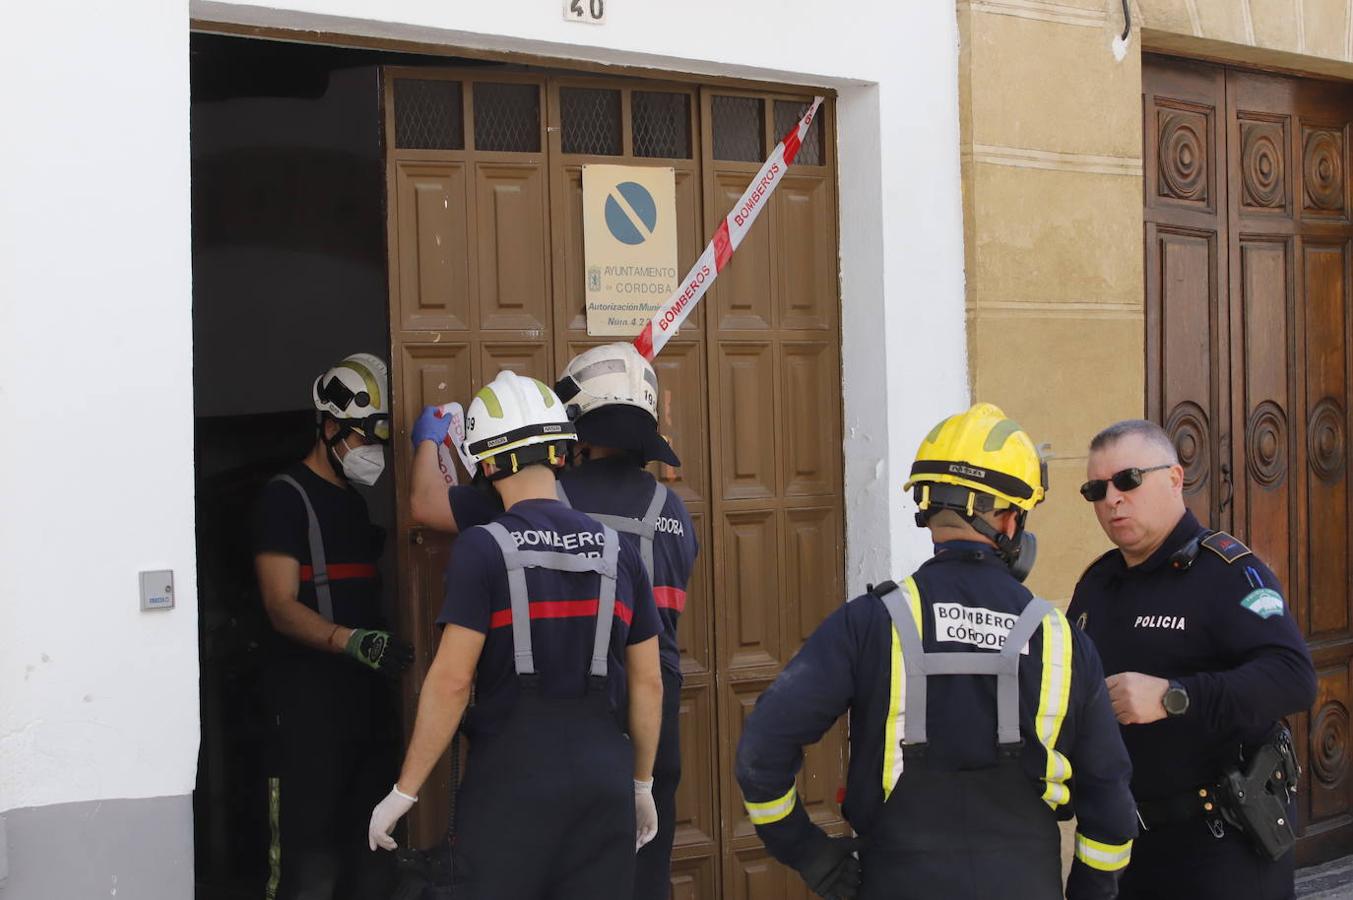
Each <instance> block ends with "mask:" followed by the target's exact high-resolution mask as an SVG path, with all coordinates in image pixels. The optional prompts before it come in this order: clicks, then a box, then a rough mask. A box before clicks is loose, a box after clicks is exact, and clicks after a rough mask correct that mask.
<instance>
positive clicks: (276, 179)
mask: <svg viewBox="0 0 1353 900" xmlns="http://www.w3.org/2000/svg"><path fill="white" fill-rule="evenodd" d="M190 46H191V54H192V56H191V59H192V69H191V78H192V184H193V222H192V235H193V337H194V347H193V352H194V415H195V421H196V434H195V456H196V460H195V461H196V489H197V553H198V565H199V573H198V582H199V618H200V626H199V637H200V658H201V682H200V683H201V705H202V706H201V708H202V744H201V751H200V753H199V762H198V781H197V787H196V791H195V793H194V818H195V821H194V828H195V835H196V842H195V843H196V872H197V882H198V891H197V896H198V897H199V898H235V897H249V898H251V900H253V898H258V897H260V896H263V892H264V886H265V883H266V881H267V878H268V872H269V867H268V849H269V842H270V828H269V820H268V802H267V773H266V767H267V766H266V759H265V740H264V738H265V730H266V724H267V723H266V721H265V719H266V713H264V712H263V710H264V709H265V704H264V703H263V702H262V690H263V688H262V685H261V682H260V676H261V668H262V648H263V646H264V637H265V634H266V630H267V629H268V627H269V626H268V624H267V620H266V617H265V616H264V613H263V609H262V605H261V600H260V596H259V592H258V589H257V587H256V584H255V580H254V571H253V560H252V549H251V539H250V525H249V522H250V514H251V509H252V505H253V502H254V499H255V497H256V496H257V494H258V491H259V489H260V488H261V486H262V485H263V484H264V482H266V481H267V480H268V479H269V478H270V477H271V476H272V475H274V474H276V473H277V472H278V471H280V470H281V469H283V468H284V467H286V466H287V465H289V464H291V463H293V462H295V461H296V460H297V459H299V458H300V457H301V456H303V455H304V454H305V453H306V451H307V450H308V449H309V448H310V446H311V443H312V442H313V440H314V434H315V430H314V429H315V419H314V411H313V406H312V405H311V398H310V388H311V384H312V383H313V381H314V379H315V377H316V376H317V375H318V374H319V373H320V372H322V371H324V370H325V369H326V368H327V367H328V366H329V365H331V364H332V363H334V362H335V361H337V360H338V359H340V358H342V357H343V356H346V355H347V354H349V353H353V352H357V351H367V352H371V353H375V354H377V355H379V356H381V357H388V355H389V322H388V314H387V308H388V301H387V287H386V266H385V255H386V253H385V218H384V217H385V209H384V203H385V196H384V195H385V185H384V168H383V166H384V164H383V160H382V155H381V154H382V149H381V146H380V86H379V72H378V69H377V67H376V62H377V61H376V60H374V59H373V58H372V57H373V54H370V53H364V52H361V51H353V50H342V49H335V48H327V47H313V46H306V45H298V44H283V43H276V42H266V41H256V40H244V39H238V38H226V37H216V36H210V35H193V36H192V38H191V44H190ZM393 493H394V489H393V479H392V478H391V477H390V476H388V475H387V476H385V477H383V478H382V479H381V480H380V481H379V482H377V484H376V486H375V487H374V488H372V489H370V490H369V491H367V492H366V494H365V497H366V500H367V504H368V506H369V508H370V510H371V516H372V520H373V521H374V522H375V523H376V524H378V525H382V526H384V527H386V528H387V529H389V527H390V525H391V523H392V520H393V514H394V513H393V510H394V497H393ZM386 584H387V585H393V579H386ZM391 590H392V588H389V587H388V588H387V597H386V599H387V602H388V601H389V596H388V594H389V592H390V591H391Z"/></svg>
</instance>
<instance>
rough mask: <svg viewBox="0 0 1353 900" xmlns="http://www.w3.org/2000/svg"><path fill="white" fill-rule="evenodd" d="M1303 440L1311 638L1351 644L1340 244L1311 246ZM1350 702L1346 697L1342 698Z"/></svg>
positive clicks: (1307, 251) (1307, 277)
mask: <svg viewBox="0 0 1353 900" xmlns="http://www.w3.org/2000/svg"><path fill="white" fill-rule="evenodd" d="M1304 250H1305V253H1304V255H1305V257H1306V259H1305V288H1306V303H1305V308H1306V318H1307V322H1306V434H1307V442H1306V446H1307V462H1308V465H1309V467H1310V481H1309V484H1310V486H1311V490H1310V492H1309V496H1308V498H1307V521H1308V523H1309V524H1308V528H1309V539H1308V540H1309V545H1308V551H1307V558H1308V565H1309V573H1310V574H1309V578H1308V584H1309V591H1310V611H1311V613H1310V619H1309V620H1308V622H1307V627H1308V630H1309V633H1310V634H1311V635H1313V636H1314V635H1319V636H1320V637H1322V638H1327V637H1332V636H1333V635H1334V634H1338V635H1340V636H1341V637H1343V638H1345V639H1347V637H1348V630H1349V628H1348V625H1349V608H1348V604H1347V603H1346V602H1342V601H1343V598H1344V597H1345V595H1346V593H1347V591H1348V585H1349V571H1348V552H1347V550H1348V484H1347V480H1346V477H1345V464H1344V463H1345V457H1346V455H1347V452H1348V451H1347V448H1346V447H1345V446H1344V445H1345V441H1344V433H1345V432H1344V423H1345V412H1344V405H1345V399H1346V398H1347V396H1348V392H1347V386H1346V384H1345V374H1344V373H1345V363H1344V354H1345V350H1346V347H1347V344H1348V337H1347V335H1348V330H1347V328H1346V322H1345V320H1344V296H1343V294H1344V291H1343V288H1344V281H1345V278H1346V269H1347V262H1346V260H1345V258H1344V247H1343V246H1342V245H1311V244H1309V243H1308V244H1306V246H1305V247H1304ZM1344 697H1345V698H1346V695H1344Z"/></svg>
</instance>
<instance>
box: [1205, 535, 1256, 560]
mask: <svg viewBox="0 0 1353 900" xmlns="http://www.w3.org/2000/svg"><path fill="white" fill-rule="evenodd" d="M1199 543H1200V544H1201V545H1202V546H1204V547H1206V548H1207V549H1209V550H1211V551H1212V552H1213V553H1215V554H1217V555H1218V556H1220V557H1221V558H1222V559H1224V560H1226V562H1228V563H1233V562H1235V561H1236V560H1238V559H1241V558H1243V557H1246V556H1249V555H1250V554H1251V552H1252V551H1251V550H1250V548H1249V547H1246V546H1245V545H1244V544H1242V543H1241V542H1240V541H1239V540H1237V539H1236V538H1234V537H1232V536H1231V535H1229V534H1227V533H1226V532H1224V531H1215V532H1213V533H1212V534H1209V535H1208V536H1207V537H1205V538H1203V539H1202V541H1200V542H1199Z"/></svg>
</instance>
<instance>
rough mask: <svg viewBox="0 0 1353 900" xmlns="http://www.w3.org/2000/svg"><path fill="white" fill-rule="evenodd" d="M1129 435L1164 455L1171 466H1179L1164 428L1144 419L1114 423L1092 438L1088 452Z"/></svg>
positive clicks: (1102, 447)
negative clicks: (1134, 436)
mask: <svg viewBox="0 0 1353 900" xmlns="http://www.w3.org/2000/svg"><path fill="white" fill-rule="evenodd" d="M1129 435H1137V436H1138V437H1140V438H1142V439H1143V440H1145V441H1146V442H1147V443H1148V444H1151V445H1153V446H1155V447H1156V448H1158V449H1159V450H1160V451H1161V452H1162V453H1164V454H1165V455H1166V458H1168V459H1169V461H1170V464H1171V465H1176V466H1177V465H1179V453H1178V451H1176V450H1175V447H1174V441H1172V440H1170V436H1169V435H1168V434H1166V433H1165V429H1164V428H1161V427H1160V426H1159V425H1157V424H1156V423H1155V422H1150V421H1147V420H1146V419H1124V420H1123V421H1121V422H1114V423H1113V424H1112V425H1110V426H1109V427H1108V428H1105V429H1104V430H1103V431H1101V432H1100V433H1099V434H1097V435H1095V436H1094V438H1093V439H1092V440H1091V441H1090V452H1091V453H1094V452H1095V451H1096V450H1103V449H1104V448H1105V447H1108V446H1109V445H1110V444H1116V443H1118V442H1119V441H1121V440H1122V439H1123V438H1125V437H1128V436H1129Z"/></svg>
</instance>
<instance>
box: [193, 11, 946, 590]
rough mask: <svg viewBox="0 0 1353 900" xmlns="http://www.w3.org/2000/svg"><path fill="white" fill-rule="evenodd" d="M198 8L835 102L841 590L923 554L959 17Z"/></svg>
mask: <svg viewBox="0 0 1353 900" xmlns="http://www.w3.org/2000/svg"><path fill="white" fill-rule="evenodd" d="M563 6H564V4H563V0H493V2H447V0H386V2H383V3H380V4H373V3H371V2H370V0H240V2H215V0H194V2H193V3H192V11H193V16H194V17H195V18H198V19H201V20H209V21H220V22H233V23H238V24H249V25H264V26H274V27H281V28H302V29H314V30H318V31H328V32H337V33H346V34H360V35H366V36H374V37H382V38H391V39H397V40H408V41H419V42H428V43H434V44H441V45H446V46H448V47H462V48H473V49H492V50H509V51H520V52H524V53H532V54H539V55H544V56H557V57H561V58H562V59H563V60H565V61H567V60H569V59H577V60H586V61H589V62H600V63H610V64H620V65H630V66H651V67H654V68H657V69H664V70H669V71H681V72H691V73H696V74H709V75H732V76H742V77H747V78H755V79H763V80H770V81H783V82H786V83H798V84H812V85H825V86H828V87H834V88H836V89H837V90H838V91H839V92H840V103H839V118H840V129H839V131H840V133H839V135H838V140H839V146H840V179H841V191H840V203H841V214H840V224H841V280H842V292H843V312H844V318H843V340H844V345H845V346H844V360H845V373H844V374H845V397H846V409H845V419H846V421H845V433H846V466H847V479H846V507H847V509H846V518H847V536H846V538H847V577H848V581H849V586H850V588H851V589H852V590H860V589H863V587H864V584H865V582H867V581H881V580H883V579H884V578H887V577H889V576H890V575H891V576H897V575H902V574H906V573H907V572H909V571H910V569H911V568H913V567H914V566H915V565H917V564H918V563H919V562H920V561H921V560H923V559H924V558H925V557H926V556H928V555H929V549H930V548H929V543H928V541H927V540H925V538H924V537H923V535H922V533H921V532H920V530H919V529H917V528H915V527H914V525H913V523H912V514H913V513H914V508H913V506H912V504H911V502H910V500H909V498H907V497H906V496H905V494H904V492H903V491H902V483H903V481H905V479H906V475H907V472H908V470H909V468H910V465H911V457H912V455H913V454H914V453H915V451H916V447H917V446H918V445H919V444H920V441H921V437H922V436H923V435H924V434H925V433H926V432H927V431H929V430H930V428H931V426H933V425H934V423H935V422H937V421H939V419H941V418H942V417H944V416H945V415H948V414H950V413H952V412H954V411H956V410H958V409H961V408H962V407H964V406H966V404H967V400H968V379H967V361H966V342H965V338H964V320H963V254H962V240H963V235H962V207H961V202H960V182H959V158H958V25H957V22H956V19H955V12H954V6H953V4H952V3H947V2H938V0H926V2H919V3H918V2H897V0H857V2H854V3H851V4H848V5H846V6H844V7H843V6H841V5H840V4H836V5H833V4H830V3H823V2H821V0H776V2H771V0H760V2H753V0H733V2H729V0H680V2H659V0H607V22H606V24H605V25H602V26H591V25H579V24H575V23H570V22H566V21H564V17H563Z"/></svg>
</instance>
